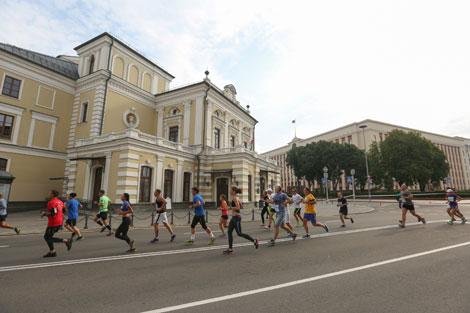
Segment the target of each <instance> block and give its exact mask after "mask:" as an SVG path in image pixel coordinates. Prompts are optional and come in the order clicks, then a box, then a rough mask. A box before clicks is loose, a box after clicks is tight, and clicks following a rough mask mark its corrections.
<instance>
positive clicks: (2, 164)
mask: <svg viewBox="0 0 470 313" xmlns="http://www.w3.org/2000/svg"><path fill="white" fill-rule="evenodd" d="M7 165H8V160H7V159H0V171H6V170H7Z"/></svg>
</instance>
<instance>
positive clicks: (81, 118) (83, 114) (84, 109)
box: [80, 102, 88, 123]
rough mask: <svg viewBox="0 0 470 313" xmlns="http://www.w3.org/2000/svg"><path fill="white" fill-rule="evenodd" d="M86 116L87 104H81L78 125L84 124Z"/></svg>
mask: <svg viewBox="0 0 470 313" xmlns="http://www.w3.org/2000/svg"><path fill="white" fill-rule="evenodd" d="M87 114H88V102H83V103H82V110H81V112H80V123H85V122H86V119H87Z"/></svg>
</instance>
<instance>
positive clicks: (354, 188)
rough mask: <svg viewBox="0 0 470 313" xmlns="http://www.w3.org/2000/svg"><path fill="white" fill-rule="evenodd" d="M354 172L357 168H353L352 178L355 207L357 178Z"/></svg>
mask: <svg viewBox="0 0 470 313" xmlns="http://www.w3.org/2000/svg"><path fill="white" fill-rule="evenodd" d="M354 174H356V170H355V169H351V176H352V177H351V179H352V189H353V202H354V207H356V180H355V179H354Z"/></svg>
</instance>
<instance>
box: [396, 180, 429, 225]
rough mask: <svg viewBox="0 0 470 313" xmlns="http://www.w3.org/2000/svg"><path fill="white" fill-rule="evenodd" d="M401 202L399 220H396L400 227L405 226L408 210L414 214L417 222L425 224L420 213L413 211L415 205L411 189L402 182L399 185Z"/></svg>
mask: <svg viewBox="0 0 470 313" xmlns="http://www.w3.org/2000/svg"><path fill="white" fill-rule="evenodd" d="M401 202H402V209H401V220H400V221H398V222H399V224H398V226H400V227H401V228H405V223H406V213H407V212H408V211H410V213H411V215H413V216H416V218H417V219H418V222H422V223H423V224H426V220H425V219H424V217H421V215H419V214H417V213H416V212H415V206H414V204H413V194H412V193H411V191H409V190H408V187H407V186H406V185H405V184H403V185H401Z"/></svg>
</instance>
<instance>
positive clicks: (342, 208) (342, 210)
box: [336, 192, 354, 227]
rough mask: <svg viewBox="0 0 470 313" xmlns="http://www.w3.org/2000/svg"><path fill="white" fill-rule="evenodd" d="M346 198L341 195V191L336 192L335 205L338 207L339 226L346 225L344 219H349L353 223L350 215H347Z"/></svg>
mask: <svg viewBox="0 0 470 313" xmlns="http://www.w3.org/2000/svg"><path fill="white" fill-rule="evenodd" d="M348 204H349V203H348V200H346V198H345V197H343V193H342V192H338V204H337V205H336V206H338V207H339V218H340V219H341V223H342V224H341V227H346V224H345V223H344V220H345V219H346V220H351V223H354V220H353V219H352V217H349V216H348Z"/></svg>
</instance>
